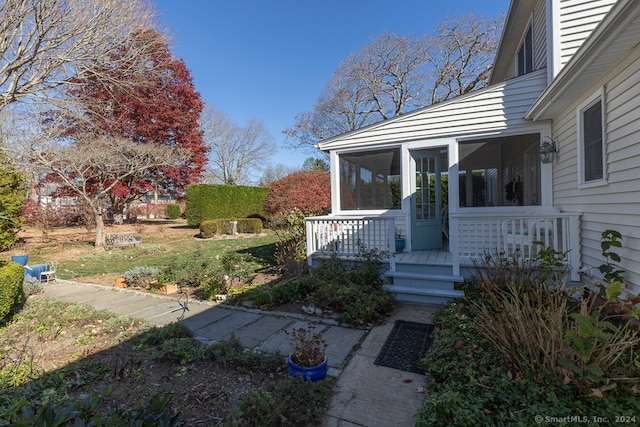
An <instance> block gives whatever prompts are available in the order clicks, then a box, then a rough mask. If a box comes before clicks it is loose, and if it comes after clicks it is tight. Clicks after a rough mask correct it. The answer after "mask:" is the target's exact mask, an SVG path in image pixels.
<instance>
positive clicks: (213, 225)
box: [200, 218, 262, 239]
mask: <svg viewBox="0 0 640 427" xmlns="http://www.w3.org/2000/svg"><path fill="white" fill-rule="evenodd" d="M231 221H238V225H237V232H238V233H254V234H259V233H262V220H261V219H260V218H241V219H228V218H219V219H205V220H204V221H202V223H201V224H200V233H201V234H202V237H203V238H205V239H210V238H211V237H213V236H214V235H215V234H218V233H220V234H231Z"/></svg>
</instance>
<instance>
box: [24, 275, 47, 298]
mask: <svg viewBox="0 0 640 427" xmlns="http://www.w3.org/2000/svg"><path fill="white" fill-rule="evenodd" d="M41 290H42V283H40V280H38V279H36V278H35V277H33V276H25V277H24V281H23V282H22V293H23V294H24V296H25V297H28V296H29V295H33V294H37V293H38V292H40V291H41Z"/></svg>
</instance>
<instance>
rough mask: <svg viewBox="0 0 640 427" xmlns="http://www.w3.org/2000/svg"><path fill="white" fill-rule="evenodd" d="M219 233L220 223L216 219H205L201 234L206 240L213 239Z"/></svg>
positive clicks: (201, 224)
mask: <svg viewBox="0 0 640 427" xmlns="http://www.w3.org/2000/svg"><path fill="white" fill-rule="evenodd" d="M217 232H218V221H216V220H215V219H205V220H204V221H202V223H200V234H201V235H202V237H203V238H205V239H210V238H212V237H213V236H214V235H215V234H216V233H217Z"/></svg>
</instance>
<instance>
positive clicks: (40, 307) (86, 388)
mask: <svg viewBox="0 0 640 427" xmlns="http://www.w3.org/2000/svg"><path fill="white" fill-rule="evenodd" d="M132 229H135V230H134V231H136V233H137V234H138V235H140V236H142V241H143V243H142V245H139V246H137V247H126V248H116V249H113V250H110V251H106V250H104V249H96V248H94V247H93V246H92V244H91V241H92V235H91V234H90V233H86V232H85V231H84V230H83V229H81V228H77V227H76V228H63V229H56V230H54V231H53V232H50V233H48V234H46V235H43V234H42V233H40V232H38V231H34V230H28V229H27V230H23V232H22V233H21V234H22V236H21V237H23V238H24V240H25V242H26V244H25V248H26V249H27V251H28V253H29V262H30V263H32V264H33V263H38V262H43V261H45V260H47V259H50V258H56V259H57V260H58V261H59V277H60V278H64V279H73V280H77V281H83V282H90V283H97V284H104V285H110V286H111V285H113V284H114V282H115V277H122V276H123V275H124V274H125V273H126V272H127V271H129V270H131V269H133V268H135V267H141V266H148V267H157V268H161V269H163V271H165V272H167V271H168V270H167V268H169V269H171V268H173V269H175V270H178V269H181V268H182V267H183V266H187V267H189V268H191V267H193V266H201V265H203V264H207V265H214V266H216V267H217V266H219V265H221V264H222V261H223V258H224V254H225V253H229V252H234V253H241V254H246V255H247V256H248V258H247V260H248V261H247V262H246V266H247V268H248V269H249V270H251V273H252V274H253V275H255V277H254V278H253V283H266V282H270V281H277V280H279V277H280V274H279V272H278V271H277V270H274V269H273V265H272V260H273V251H274V248H275V245H274V242H275V241H276V240H277V238H276V236H274V235H273V234H272V233H270V232H268V231H267V232H265V233H264V234H263V235H261V236H241V237H239V238H235V239H215V240H202V239H198V238H196V236H195V235H196V234H197V233H198V230H197V229H193V228H189V227H186V226H185V224H184V221H181V220H176V221H164V220H158V221H149V222H146V223H143V224H142V225H136V226H132V225H124V226H118V227H112V228H111V230H107V231H108V232H109V231H125V230H126V231H129V230H132ZM3 255H6V256H7V258H9V256H10V255H11V252H8V253H5V254H3ZM194 291H195V290H194ZM0 340H1V342H0V348H1V351H0V353H1V354H0V356H1V357H0V392H2V396H1V397H0V425H4V424H7V423H10V422H15V425H73V423H75V422H79V421H78V420H80V421H81V422H82V423H85V424H82V423H80V424H75V425H86V423H88V422H89V421H91V422H93V423H94V424H93V425H150V426H151V425H153V426H156V425H181V424H184V425H207V426H209V425H211V426H215V425H258V424H260V425H265V426H269V425H296V426H297V425H307V424H310V423H312V422H313V421H314V420H317V419H318V418H319V417H320V416H321V415H322V413H323V412H324V411H325V409H326V405H327V402H328V396H329V393H330V389H331V386H332V384H333V380H332V379H330V378H329V379H327V380H323V381H321V382H319V383H317V384H311V383H309V382H302V381H299V380H293V379H290V378H289V377H288V375H287V374H286V372H285V368H286V364H285V361H284V356H283V355H274V356H268V355H260V354H254V353H251V352H245V351H244V350H243V349H242V348H241V346H240V345H239V344H238V343H237V342H234V341H230V342H223V343H217V344H214V345H212V346H204V345H202V344H199V343H197V342H195V341H194V340H193V338H192V337H191V335H190V333H189V331H187V330H184V329H183V328H180V327H175V326H173V327H172V326H169V327H166V328H162V329H157V328H153V327H151V326H149V325H145V324H143V323H141V322H139V321H136V320H133V319H118V318H116V317H115V316H112V315H110V314H109V313H106V312H96V311H95V310H93V309H90V308H88V307H84V306H78V305H74V304H69V303H64V302H51V301H48V300H47V299H46V298H45V296H43V295H41V294H36V295H34V296H31V297H30V298H29V299H28V300H27V302H26V305H25V306H24V307H23V308H22V309H21V310H20V311H19V312H18V313H17V314H16V315H15V316H13V317H12V318H10V319H9V321H8V322H7V323H6V324H5V325H3V326H2V327H1V328H0ZM300 402H304V403H305V408H306V409H304V410H300V409H299V406H300V405H299V403H300ZM309 402H312V405H307V404H308V403H309ZM293 408H295V409H293ZM65 417H67V418H65ZM98 418H99V419H100V420H98ZM65 420H66V421H65ZM55 422H59V424H55ZM65 423H68V424H65ZM136 423H139V424H136Z"/></svg>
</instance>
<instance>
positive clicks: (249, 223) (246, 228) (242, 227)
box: [238, 218, 262, 234]
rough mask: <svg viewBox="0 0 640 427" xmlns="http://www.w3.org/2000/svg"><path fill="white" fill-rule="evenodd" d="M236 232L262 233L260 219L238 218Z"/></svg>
mask: <svg viewBox="0 0 640 427" xmlns="http://www.w3.org/2000/svg"><path fill="white" fill-rule="evenodd" d="M238 233H252V234H260V233H262V220H261V219H260V218H243V219H239V220H238Z"/></svg>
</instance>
